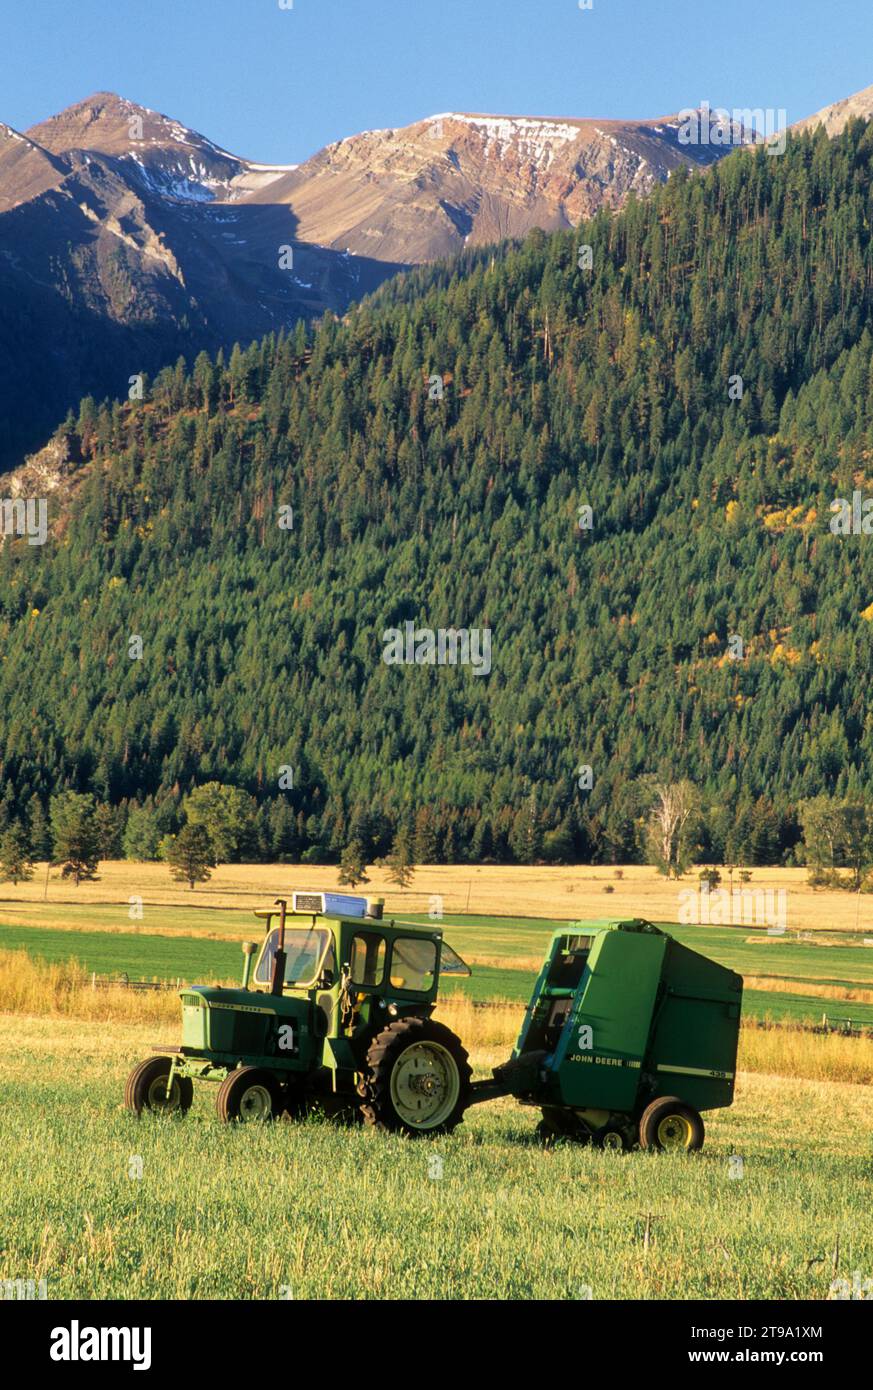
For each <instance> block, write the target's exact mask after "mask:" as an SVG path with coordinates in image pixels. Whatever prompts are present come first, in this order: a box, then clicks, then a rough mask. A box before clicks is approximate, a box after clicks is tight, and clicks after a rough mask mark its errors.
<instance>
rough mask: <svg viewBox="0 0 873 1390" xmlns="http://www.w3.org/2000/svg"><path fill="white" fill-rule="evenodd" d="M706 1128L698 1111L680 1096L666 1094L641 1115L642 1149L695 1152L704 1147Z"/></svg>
mask: <svg viewBox="0 0 873 1390" xmlns="http://www.w3.org/2000/svg"><path fill="white" fill-rule="evenodd" d="M705 1133H706V1131H705V1130H704V1128H703V1120H702V1119H701V1118H700V1115H699V1114H698V1113H697V1111H696V1110H695V1109H694V1108H693V1107H692V1106H690V1105H686V1104H685V1102H684V1101H682V1100H680V1099H679V1097H678V1096H662V1097H661V1098H660V1099H659V1100H653V1101H652V1103H651V1105H648V1106H646V1109H645V1110H644V1111H643V1113H642V1115H641V1116H640V1148H641V1149H661V1150H666V1151H667V1152H670V1153H672V1152H674V1151H676V1152H681V1153H694V1152H696V1151H697V1150H698V1149H702V1148H703V1140H704V1137H705Z"/></svg>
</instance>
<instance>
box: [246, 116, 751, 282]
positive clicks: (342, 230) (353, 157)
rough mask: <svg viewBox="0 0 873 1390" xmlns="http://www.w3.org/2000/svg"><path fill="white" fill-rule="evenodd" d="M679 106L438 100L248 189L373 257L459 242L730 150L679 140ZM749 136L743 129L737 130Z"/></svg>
mask: <svg viewBox="0 0 873 1390" xmlns="http://www.w3.org/2000/svg"><path fill="white" fill-rule="evenodd" d="M680 131H681V126H680V121H679V119H678V117H676V116H671V117H665V118H664V119H663V120H660V121H597V120H580V119H576V118H566V119H564V118H561V119H557V118H549V117H535V116H488V115H475V114H471V113H467V112H444V113H443V114H441V115H435V116H430V117H428V118H427V119H426V120H423V121H419V122H417V123H416V124H414V125H411V126H406V127H403V128H401V129H398V130H370V131H365V132H364V133H363V134H361V135H354V136H351V137H350V138H349V139H346V140H340V141H337V142H336V143H335V144H332V145H328V146H327V147H326V148H325V149H323V150H321V151H320V152H319V153H318V154H316V155H315V156H314V157H313V158H312V159H309V160H307V161H306V163H304V164H301V165H300V167H299V168H298V169H295V170H293V171H291V172H289V173H287V174H282V175H279V176H277V177H276V178H275V179H273V180H272V181H271V182H270V183H269V184H268V185H267V186H266V187H264V188H263V189H261V190H260V191H258V192H255V193H253V194H251V195H250V201H253V202H271V203H277V202H282V203H285V204H287V206H288V207H290V208H291V209H292V211H293V213H294V216H295V218H296V220H297V227H298V233H299V235H300V236H301V237H303V238H304V239H305V240H308V241H317V242H319V243H320V244H322V245H324V246H332V247H336V248H348V249H350V250H351V251H353V252H354V253H355V254H356V255H368V256H372V257H374V258H375V259H378V260H390V261H398V260H399V261H406V262H419V261H427V260H433V259H436V258H439V257H442V256H447V255H451V254H452V253H453V252H455V251H457V250H459V249H461V248H462V247H463V246H464V245H467V244H470V245H481V244H485V243H488V242H493V241H498V240H500V239H501V238H502V237H508V236H521V235H524V234H525V233H526V232H528V231H530V229H531V228H532V227H542V228H545V229H554V228H558V227H570V226H574V225H576V224H577V223H578V222H579V221H580V219H581V218H583V217H587V216H589V215H591V214H592V213H594V212H596V211H597V210H598V209H599V208H601V207H609V208H616V207H619V206H621V204H622V203H623V202H624V201H625V200H626V198H627V197H628V195H629V194H630V193H631V192H632V191H633V192H635V193H637V194H639V195H644V194H646V193H648V192H650V191H651V189H652V188H654V187H655V185H656V184H658V183H663V182H664V181H665V180H666V179H667V178H668V177H669V176H670V174H671V172H672V171H673V170H674V169H677V168H679V167H680V166H681V165H689V166H692V167H695V166H697V167H699V166H703V165H707V164H710V163H713V162H714V161H715V160H717V159H719V158H720V157H722V156H723V155H724V154H727V153H729V152H730V150H729V148H726V147H721V146H717V145H714V144H682V143H681V142H680ZM747 138H748V139H751V138H752V137H747Z"/></svg>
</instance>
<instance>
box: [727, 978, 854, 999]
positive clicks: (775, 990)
mask: <svg viewBox="0 0 873 1390" xmlns="http://www.w3.org/2000/svg"><path fill="white" fill-rule="evenodd" d="M743 985H744V988H745V989H763V990H768V991H769V992H770V993H771V994H800V993H803V994H804V995H813V996H814V997H815V998H816V999H841V1000H844V1001H845V1002H847V1003H855V1004H873V989H860V988H855V987H854V986H849V985H822V984H818V983H816V982H814V981H810V980H808V979H806V978H805V977H804V980H803V982H802V983H801V982H800V981H798V980H781V979H777V978H776V977H775V976H774V975H745V976H743Z"/></svg>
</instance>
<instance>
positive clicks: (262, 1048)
mask: <svg viewBox="0 0 873 1390" xmlns="http://www.w3.org/2000/svg"><path fill="white" fill-rule="evenodd" d="M255 915H256V916H257V917H260V918H264V919H266V930H265V935H264V940H263V942H262V943H261V946H260V950H258V948H257V947H256V946H255V945H254V944H253V943H252V942H245V943H244V944H243V953H244V957H245V963H244V969H243V979H242V985H241V987H240V988H239V989H226V988H222V986H220V985H192V986H191V987H190V988H188V989H185V990H183V991H182V994H181V999H182V1042H181V1045H180V1046H179V1047H178V1048H176V1049H175V1050H173V1051H171V1052H169V1053H168V1052H167V1051H166V1049H164V1048H161V1049H160V1050H159V1053H160V1055H156V1056H153V1057H149V1058H147V1059H146V1060H145V1061H144V1062H140V1064H139V1066H137V1067H135V1068H134V1070H133V1071H132V1072H131V1074H130V1076H129V1077H128V1081H127V1086H126V1089H125V1105H126V1106H127V1108H128V1109H129V1110H132V1111H133V1112H134V1113H135V1114H136V1115H141V1114H142V1112H143V1111H144V1110H153V1111H164V1112H166V1111H176V1112H180V1113H184V1112H185V1111H187V1110H188V1109H189V1108H190V1106H191V1102H192V1100H193V1097H194V1082H195V1081H211V1082H217V1083H218V1091H217V1094H216V1102H215V1103H216V1109H217V1111H218V1115H219V1118H220V1119H222V1120H228V1121H230V1120H242V1121H249V1120H268V1119H272V1118H274V1117H278V1116H281V1115H283V1114H284V1115H288V1116H291V1117H296V1116H299V1115H302V1114H304V1113H305V1112H306V1111H307V1109H309V1108H310V1107H312V1106H317V1107H319V1108H321V1109H323V1110H325V1111H327V1112H328V1113H342V1114H348V1115H349V1116H350V1117H354V1118H359V1119H362V1120H363V1121H364V1122H365V1123H366V1124H369V1125H373V1126H375V1127H376V1128H378V1129H384V1130H397V1131H400V1132H401V1133H404V1134H408V1135H434V1134H448V1133H450V1132H451V1131H452V1130H453V1129H454V1128H455V1127H456V1126H457V1125H458V1124H460V1122H461V1120H462V1119H463V1118H464V1111H465V1109H466V1108H467V1106H468V1104H469V1103H470V1076H471V1072H470V1066H469V1063H468V1061H467V1053H466V1051H465V1050H464V1048H463V1046H462V1044H461V1042H460V1040H459V1039H458V1038H457V1037H456V1036H455V1034H454V1033H452V1032H451V1031H450V1029H448V1028H446V1027H445V1026H444V1025H443V1024H441V1023H436V1022H435V1021H434V1020H433V1019H432V1018H431V1014H432V1013H433V1010H434V1008H435V1006H436V999H437V990H438V987H439V980H440V976H441V974H442V975H444V974H446V973H453V974H458V973H460V974H469V973H470V972H469V969H468V968H467V966H466V965H465V964H464V962H463V961H462V960H461V959H460V957H459V956H457V955H456V954H455V952H454V951H452V949H451V947H450V946H448V945H447V944H446V943H445V942H444V941H443V936H442V932H441V931H421V930H419V929H416V928H414V927H411V926H406V925H403V924H398V925H396V926H395V924H394V923H393V922H391V923H389V924H386V923H384V922H383V921H382V903H381V901H379V900H375V901H371V900H369V899H366V898H358V897H353V896H351V895H349V894H341V893H294V895H293V898H292V905H291V907H290V908H289V907H288V904H287V900H285V899H281V898H280V899H278V900H277V903H276V906H275V907H273V908H268V909H264V910H261V911H258V912H256V914H255ZM274 919H278V920H277V922H276V924H275V925H274ZM256 953H257V960H256V962H255V966H254V974H253V977H252V959H253V957H254V956H255V954H256Z"/></svg>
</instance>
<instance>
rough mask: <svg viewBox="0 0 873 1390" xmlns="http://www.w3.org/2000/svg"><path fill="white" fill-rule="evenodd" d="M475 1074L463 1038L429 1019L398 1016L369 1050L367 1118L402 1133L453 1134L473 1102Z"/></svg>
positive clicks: (364, 1115) (376, 1124) (378, 1124)
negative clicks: (462, 1041) (472, 1091)
mask: <svg viewBox="0 0 873 1390" xmlns="http://www.w3.org/2000/svg"><path fill="white" fill-rule="evenodd" d="M471 1076H472V1072H471V1070H470V1064H469V1062H468V1060H467V1053H466V1051H465V1050H464V1047H463V1046H462V1044H461V1041H460V1039H459V1038H457V1037H456V1036H455V1034H454V1033H452V1032H451V1031H450V1029H448V1028H446V1027H444V1025H443V1024H442V1023H434V1022H433V1020H432V1019H429V1018H399V1019H397V1020H396V1022H394V1023H389V1025H388V1027H387V1028H383V1029H382V1031H381V1033H378V1034H377V1035H376V1037H375V1038H374V1039H373V1041H372V1043H371V1044H370V1049H369V1051H368V1053H367V1075H366V1078H365V1080H366V1096H365V1101H364V1104H363V1105H362V1107H361V1114H362V1116H363V1119H364V1122H365V1123H366V1124H369V1125H373V1126H375V1128H377V1129H387V1130H396V1131H399V1132H400V1133H401V1134H408V1135H416V1136H417V1135H423V1134H431V1135H432V1134H450V1133H451V1132H452V1130H453V1129H456V1128H457V1126H458V1125H459V1124H460V1123H461V1121H462V1120H463V1118H464V1111H465V1110H466V1108H467V1105H468V1104H469V1100H470V1077H471Z"/></svg>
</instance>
